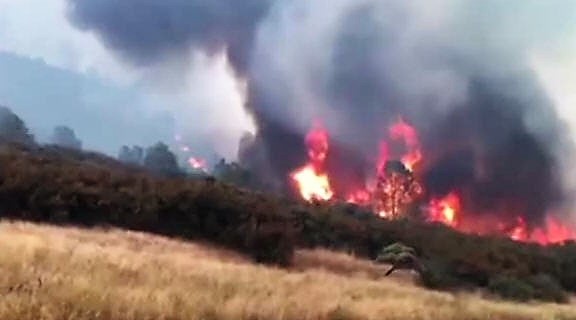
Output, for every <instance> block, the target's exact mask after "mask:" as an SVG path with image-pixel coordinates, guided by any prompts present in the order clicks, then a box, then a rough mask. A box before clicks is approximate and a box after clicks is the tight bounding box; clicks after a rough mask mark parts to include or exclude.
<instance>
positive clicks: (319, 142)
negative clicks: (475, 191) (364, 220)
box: [291, 118, 576, 245]
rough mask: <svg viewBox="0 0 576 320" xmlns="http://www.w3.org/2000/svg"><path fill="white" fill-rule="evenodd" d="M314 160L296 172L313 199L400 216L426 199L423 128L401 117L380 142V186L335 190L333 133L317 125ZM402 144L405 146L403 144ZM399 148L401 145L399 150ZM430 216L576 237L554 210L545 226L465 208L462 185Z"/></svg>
mask: <svg viewBox="0 0 576 320" xmlns="http://www.w3.org/2000/svg"><path fill="white" fill-rule="evenodd" d="M306 146H307V148H308V162H307V163H306V165H304V166H303V167H301V168H299V169H297V170H295V171H294V172H293V173H292V174H291V177H292V179H293V180H294V181H295V182H296V187H297V189H298V191H299V193H300V195H301V197H302V198H303V199H305V200H307V201H328V200H332V199H340V200H343V201H346V202H348V203H354V204H357V205H359V206H362V207H366V208H370V209H371V210H372V211H373V212H374V213H375V214H376V215H378V216H380V217H382V218H386V219H396V218H399V217H401V216H403V215H406V214H407V212H408V209H409V208H410V206H412V205H415V204H416V205H417V204H418V203H420V202H421V201H422V200H426V198H425V197H423V195H424V194H425V193H426V192H425V190H423V187H422V185H421V183H419V181H418V179H417V175H416V173H417V171H418V167H419V166H418V165H419V164H420V163H421V162H422V161H423V159H424V155H423V153H422V150H421V147H420V146H421V144H420V141H419V135H418V132H417V130H416V129H415V128H414V127H412V126H411V125H410V124H408V123H407V122H406V121H405V120H404V119H403V118H399V119H398V121H397V122H396V123H394V124H393V125H392V126H391V127H390V128H389V130H388V137H386V139H384V140H383V141H382V142H381V144H380V152H379V158H378V159H377V162H376V165H377V168H376V172H375V176H376V181H377V182H376V183H375V185H374V186H371V187H368V186H359V187H358V188H357V189H356V190H353V191H352V192H350V193H348V194H347V195H345V196H340V195H337V194H335V192H334V191H333V189H332V188H331V185H330V176H329V174H328V172H327V171H326V169H325V161H326V158H327V157H328V150H329V137H328V132H327V131H326V130H325V129H324V127H322V126H321V125H319V124H316V125H315V126H314V127H313V129H312V130H311V131H310V132H309V133H308V135H307V136H306ZM399 146H400V147H399ZM399 150H401V151H400V152H399ZM426 201H427V204H426V205H425V206H421V208H424V209H423V211H424V215H425V217H424V218H425V220H426V221H429V222H437V223H442V224H445V225H447V226H450V227H452V228H455V229H457V230H460V231H462V232H467V233H474V234H494V233H496V234H500V235H504V236H506V237H508V238H510V239H512V240H515V241H523V242H535V243H539V244H542V245H548V244H552V243H558V242H562V241H565V240H569V239H576V231H574V230H573V229H571V228H569V227H567V226H566V225H564V224H562V222H561V221H560V220H558V219H557V218H554V217H553V216H551V215H549V216H547V217H546V219H545V221H544V222H543V223H542V225H541V226H539V227H533V226H529V225H528V223H527V222H526V220H525V219H524V218H523V217H522V216H518V217H517V218H516V219H515V220H513V221H508V222H504V221H502V219H500V218H498V215H497V214H493V215H492V216H490V217H488V215H482V214H474V212H466V211H465V210H464V208H465V206H464V205H463V204H464V202H463V201H462V199H461V197H460V193H459V192H458V190H452V191H451V192H449V193H448V194H446V195H445V196H441V197H432V198H431V199H428V200H426Z"/></svg>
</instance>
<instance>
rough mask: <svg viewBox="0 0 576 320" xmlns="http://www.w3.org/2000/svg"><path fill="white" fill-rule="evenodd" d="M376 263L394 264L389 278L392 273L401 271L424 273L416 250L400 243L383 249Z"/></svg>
mask: <svg viewBox="0 0 576 320" xmlns="http://www.w3.org/2000/svg"><path fill="white" fill-rule="evenodd" d="M376 262H379V263H390V264H392V267H391V268H390V269H389V270H388V271H387V272H386V274H385V276H389V275H390V274H392V272H394V271H395V270H399V269H410V270H415V271H417V272H419V273H420V272H422V264H421V263H420V261H419V259H418V257H417V255H416V250H414V249H413V248H412V247H408V246H406V245H404V244H402V243H400V242H396V243H393V244H391V245H389V246H387V247H385V248H383V249H382V251H380V254H378V257H377V258H376Z"/></svg>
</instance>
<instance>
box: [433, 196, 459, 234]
mask: <svg viewBox="0 0 576 320" xmlns="http://www.w3.org/2000/svg"><path fill="white" fill-rule="evenodd" d="M459 210H460V198H459V197H458V195H457V194H456V193H455V192H452V193H450V194H448V195H447V196H445V197H443V198H441V199H432V200H431V201H430V209H429V215H428V220H429V221H434V222H441V223H444V224H446V225H449V226H451V227H455V226H456V216H457V214H458V212H459Z"/></svg>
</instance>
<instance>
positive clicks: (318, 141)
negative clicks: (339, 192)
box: [290, 124, 334, 201]
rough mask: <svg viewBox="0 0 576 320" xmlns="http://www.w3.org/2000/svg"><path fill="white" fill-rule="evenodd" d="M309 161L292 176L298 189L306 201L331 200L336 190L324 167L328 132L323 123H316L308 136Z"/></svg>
mask: <svg viewBox="0 0 576 320" xmlns="http://www.w3.org/2000/svg"><path fill="white" fill-rule="evenodd" d="M306 147H307V148H308V163H307V164H306V165H305V166H303V167H302V168H300V169H297V170H296V171H294V172H293V173H292V174H291V175H290V176H291V178H292V179H293V180H294V181H295V182H296V185H297V188H298V191H299V192H300V195H301V196H302V198H303V199H304V200H306V201H313V200H324V201H327V200H330V199H332V197H333V196H334V192H333V191H332V188H331V186H330V179H329V178H328V174H327V173H326V172H325V169H324V162H325V161H326V157H327V156H328V148H329V146H328V132H327V131H326V129H324V127H323V126H322V125H321V124H316V125H315V126H314V128H313V129H312V130H311V131H310V132H309V133H308V135H307V136H306Z"/></svg>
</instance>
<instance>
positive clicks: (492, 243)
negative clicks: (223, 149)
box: [0, 145, 576, 302]
mask: <svg viewBox="0 0 576 320" xmlns="http://www.w3.org/2000/svg"><path fill="white" fill-rule="evenodd" d="M0 216H2V217H7V218H12V219H17V220H25V221H33V222H43V223H46V222H48V223H52V224H59V225H70V224H71V225H80V226H88V227H93V226H114V227H116V228H122V229H127V230H133V231H142V232H149V233H154V234H160V235H164V236H170V237H174V238H178V239H185V240H193V241H203V242H209V243H212V244H215V245H219V246H222V247H226V248H228V249H231V250H234V251H235V252H238V253H240V254H243V255H246V256H247V257H249V258H250V260H251V261H254V262H259V263H266V264H270V265H277V266H282V267H290V266H293V265H294V263H295V262H294V257H296V258H297V257H298V255H297V254H298V252H300V250H301V249H307V248H312V249H313V248H320V249H331V250H338V251H345V252H351V253H354V254H355V255H357V256H361V257H364V258H370V259H374V258H375V257H376V256H377V255H378V253H379V252H380V250H381V249H382V248H383V247H384V246H387V245H390V244H392V243H394V242H398V241H400V242H403V243H405V244H406V245H409V246H411V247H413V248H414V249H415V251H416V253H417V255H418V256H419V258H421V260H422V263H423V264H424V266H425V272H424V273H423V274H422V281H421V283H422V284H423V285H425V286H427V287H429V288H433V289H442V290H449V291H450V290H460V289H472V290H476V289H478V288H485V289H488V290H490V291H491V292H494V293H497V294H499V295H501V296H502V297H505V298H510V299H517V300H522V301H529V300H533V299H538V300H544V301H556V302H565V301H566V298H567V294H568V293H574V292H576V242H571V243H565V244H559V245H553V246H547V247H543V246H539V245H534V244H525V243H519V242H515V241H511V240H510V239H506V238H498V237H480V236H473V235H466V234H462V233H459V232H457V231H455V230H453V229H451V228H448V227H445V226H442V225H433V224H427V223H421V222H418V221H413V220H386V219H380V218H377V217H375V216H374V215H373V214H371V213H370V212H366V211H363V210H362V209H360V208H357V207H355V206H350V205H339V204H335V205H332V204H307V203H299V202H297V201H293V200H290V199H283V198H279V197H276V196H273V195H266V194H263V193H258V192H253V191H249V190H245V189H241V188H238V187H235V186H233V185H229V184H226V183H222V182H219V181H216V180H214V179H192V178H187V177H173V178H167V177H162V176H158V175H154V174H150V173H148V172H146V171H145V170H143V169H142V168H137V167H131V166H126V165H124V164H122V163H119V162H118V161H116V160H114V159H111V158H108V157H103V156H101V155H98V154H94V153H86V152H79V151H72V150H67V149H62V148H55V147H46V146H35V147H25V146H16V145H2V146H0Z"/></svg>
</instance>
